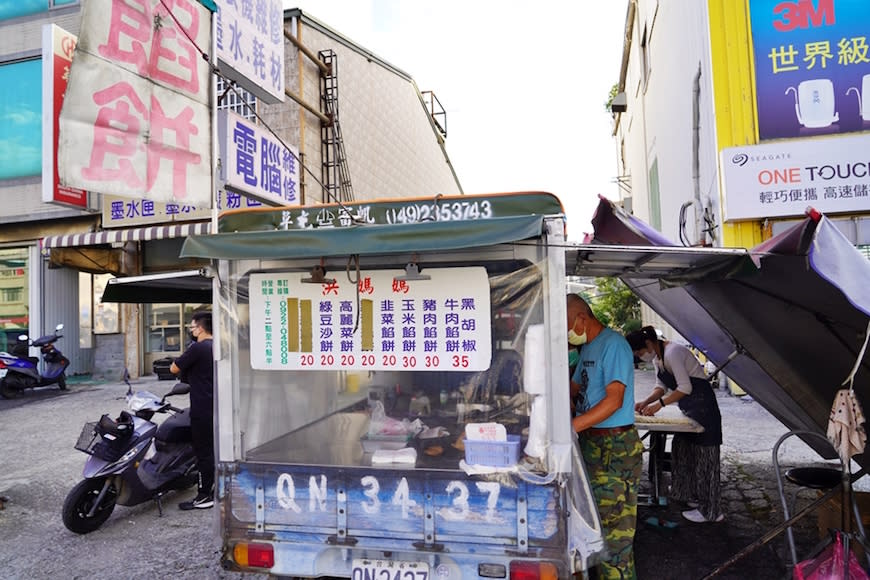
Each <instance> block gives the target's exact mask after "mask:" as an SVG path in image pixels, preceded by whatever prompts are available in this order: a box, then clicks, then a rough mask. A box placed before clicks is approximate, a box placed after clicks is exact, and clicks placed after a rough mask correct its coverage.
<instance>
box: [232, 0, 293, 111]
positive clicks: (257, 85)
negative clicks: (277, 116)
mask: <svg viewBox="0 0 870 580" xmlns="http://www.w3.org/2000/svg"><path fill="white" fill-rule="evenodd" d="M217 7H218V11H217V18H216V22H215V36H216V41H217V55H218V59H219V60H220V63H221V65H222V66H221V70H222V71H224V73H225V74H226V75H227V76H229V77H230V78H232V79H234V80H236V81H238V82H239V84H241V85H242V86H243V87H244V88H245V89H247V90H248V91H250V92H252V93H253V94H255V95H256V96H257V98H259V99H260V100H262V101H264V102H267V103H276V102H284V9H283V7H282V3H281V0H217Z"/></svg>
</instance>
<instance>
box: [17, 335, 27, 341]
mask: <svg viewBox="0 0 870 580" xmlns="http://www.w3.org/2000/svg"><path fill="white" fill-rule="evenodd" d="M18 340H19V341H20V342H27V335H26V334H19V335H18Z"/></svg>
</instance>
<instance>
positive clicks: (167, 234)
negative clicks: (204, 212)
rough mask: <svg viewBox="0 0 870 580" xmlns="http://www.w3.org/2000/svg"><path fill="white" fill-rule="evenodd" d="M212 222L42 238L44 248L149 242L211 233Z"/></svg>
mask: <svg viewBox="0 0 870 580" xmlns="http://www.w3.org/2000/svg"><path fill="white" fill-rule="evenodd" d="M210 229H211V222H196V223H186V224H172V225H160V226H150V227H145V228H128V229H118V230H101V231H99V232H87V233H83V234H66V235H62V236H46V237H44V238H42V248H43V249H45V250H47V249H51V248H73V247H77V246H96V245H99V244H114V243H118V242H120V243H123V242H148V241H151V240H165V239H169V238H186V237H187V236H192V235H202V234H207V233H209V231H210Z"/></svg>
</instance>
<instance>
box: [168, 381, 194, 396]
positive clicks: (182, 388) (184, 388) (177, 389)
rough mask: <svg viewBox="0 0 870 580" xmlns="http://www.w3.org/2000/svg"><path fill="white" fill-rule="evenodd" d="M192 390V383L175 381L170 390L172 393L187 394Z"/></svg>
mask: <svg viewBox="0 0 870 580" xmlns="http://www.w3.org/2000/svg"><path fill="white" fill-rule="evenodd" d="M189 392H190V385H188V384H187V383H175V385H173V387H172V390H171V391H169V394H170V395H186V394H187V393H189Z"/></svg>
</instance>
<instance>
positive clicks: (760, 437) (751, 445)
mask: <svg viewBox="0 0 870 580" xmlns="http://www.w3.org/2000/svg"><path fill="white" fill-rule="evenodd" d="M636 380H637V397H638V398H643V397H645V396H646V393H648V392H649V391H650V390H651V388H652V384H653V383H654V376H653V374H652V372H649V371H647V372H644V371H639V372H638V373H637V374H636ZM716 393H717V399H718V402H719V408H720V410H721V412H722V417H723V431H724V434H723V435H724V443H723V446H722V499H723V504H722V505H723V510H724V511H725V518H726V519H725V521H724V522H721V523H710V524H694V523H691V522H689V521H687V520H685V519H683V518H682V517H681V515H680V512H681V511H682V510H685V509H688V508H687V507H685V506H683V505H680V504H676V503H670V504H669V505H667V506H665V507H659V506H655V507H652V506H641V507H640V508H639V514H638V531H637V535H636V537H635V554H636V558H637V567H638V577H639V578H641V579H642V580H645V579H656V580H658V579H674V580H684V579H694V578H705V577H707V576H708V575H709V574H711V573H712V572H713V571H714V570H717V568H719V567H720V566H721V565H722V564H724V563H725V562H727V561H728V560H729V559H731V558H732V556H734V555H736V554H738V553H739V552H740V551H741V550H743V549H744V548H746V547H747V546H749V545H751V544H753V543H755V542H757V540H759V539H760V538H761V537H762V536H764V535H765V534H766V533H767V532H768V531H770V530H772V529H774V528H775V527H776V526H777V525H778V524H780V523H782V521H783V518H782V508H781V503H780V499H779V492H778V488H777V484H776V476H775V472H774V470H773V459H772V449H773V446H774V445H775V443H776V441H777V440H778V439H779V437H780V436H781V435H783V434H785V433H786V432H787V429H786V428H785V427H784V426H783V425H782V424H781V423H779V421H777V420H776V419H775V418H773V417H772V416H771V415H770V414H769V413H767V411H765V410H764V409H763V408H762V407H761V406H760V405H759V404H758V403H756V402H755V401H753V400H752V399H751V397H735V396H731V395H730V394H728V393H727V392H726V391H725V390H724V389H719V390H717V391H716ZM780 463H781V466H783V467H791V466H794V465H815V464H819V465H822V464H824V462H823V461H822V460H821V458H820V457H819V456H818V455H817V454H816V453H815V452H814V451H813V450H811V449H810V448H809V447H808V446H807V445H805V444H804V443H803V442H801V441H800V440H798V439H797V438H796V437H791V438H789V439H788V440H786V442H785V443H784V444H783V445H782V447H781V448H780ZM868 479H870V478H867V477H865V478H863V479H862V480H861V481H860V482H859V487H860V488H861V489H867V488H868ZM786 485H787V489H788V497H789V499H790V498H791V497H792V492H793V491H794V490H795V489H796V488H795V487H794V486H791V485H790V484H786ZM642 487H643V491H648V490H649V483H648V482H646V481H644V484H643V486H642ZM814 493H815V492H813V491H811V490H803V491H801V492H800V494H799V496H798V498H799V500H798V503H797V509H801V508H802V507H803V506H805V505H807V504H808V503H810V501H811V500H813V499H815V495H814ZM653 517H655V518H659V520H660V521H662V520H666V521H669V522H674V523H676V527H675V528H670V529H669V528H666V527H659V526H652V525H649V524H647V523H646V520H647V519H648V518H653ZM817 521H818V520H817V514H816V513H812V514H810V515H808V516H806V517H805V518H803V520H802V521H800V522H798V525H797V526H796V527H795V528H794V532H795V540H796V544H797V554H798V559H803V558H804V557H806V555H808V554H809V553H811V551H812V549H813V548H814V547H815V546H816V545H817V544H818V542H819V535H818V527H817ZM786 546H787V544H786V541H785V534H784V533H783V534H780V535H779V536H777V537H776V539H774V540H773V541H772V542H771V543H769V544H767V545H766V546H763V547H760V548H758V549H756V550H755V551H753V552H751V553H750V554H749V555H747V556H746V557H744V558H742V559H740V560H738V561H737V562H736V563H735V564H734V565H732V566H730V567H728V568H726V569H725V570H723V571H722V572H721V573H720V574H718V575H717V576H716V578H723V579H725V578H733V579H740V580H748V579H756V578H759V579H760V578H765V579H766V578H784V577H789V578H790V576H786V575H787V572H788V568H787V564H788V563H789V561H790V558H789V557H788V550H787V547H786Z"/></svg>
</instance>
